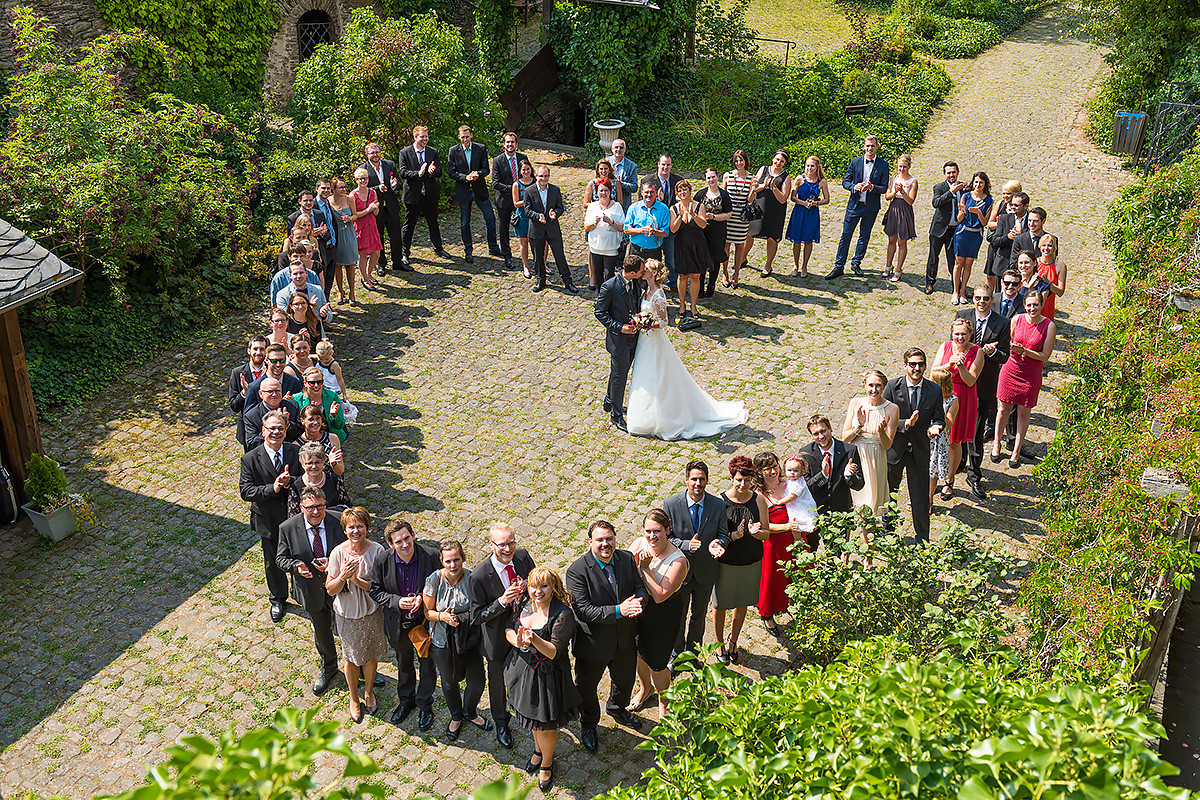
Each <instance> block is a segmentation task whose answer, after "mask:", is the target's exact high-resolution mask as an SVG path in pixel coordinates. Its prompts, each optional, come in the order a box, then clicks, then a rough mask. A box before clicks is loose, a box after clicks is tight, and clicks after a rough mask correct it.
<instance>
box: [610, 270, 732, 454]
mask: <svg viewBox="0 0 1200 800" xmlns="http://www.w3.org/2000/svg"><path fill="white" fill-rule="evenodd" d="M663 271H664V270H663V265H662V262H660V261H656V260H654V259H651V260H649V261H647V262H646V267H645V269H644V271H643V272H642V278H643V279H644V280H645V281H646V298H645V299H644V300H643V301H642V312H643V313H649V314H651V315H653V317H654V319H655V321H656V322H657V323H658V324H657V325H656V326H655V327H654V328H652V329H651V330H648V331H643V332H642V333H641V334H640V335H639V336H638V344H637V353H636V354H635V355H634V358H633V370H632V375H631V377H630V381H629V411H628V413H627V414H626V415H625V419H626V421H627V423H628V425H629V432H630V433H633V434H637V435H639V436H656V437H658V438H659V439H668V440H674V439H698V438H700V437H703V436H715V435H717V434H719V433H724V432H725V431H727V430H729V429H730V428H734V427H736V426H738V425H741V424H742V423H743V422H745V421H746V420H747V419H748V417H749V415H748V414H747V413H746V405H745V403H743V402H742V401H741V400H736V401H731V402H727V403H722V402H719V401H717V400H713V399H712V397H711V396H710V395H709V394H708V392H706V391H704V390H703V389H701V388H700V386H699V384H697V383H696V381H695V380H694V379H693V378H692V376H691V375H690V374H689V373H688V371H687V367H685V366H683V362H682V361H680V360H679V356H678V355H677V354H676V353H675V348H674V347H673V346H672V345H671V340H670V339H668V338H667V332H666V327H667V296H666V294H665V293H664V292H663V289H662V287H661V286H660V285H659V282H660V281H661V280H662V277H663V276H662V273H663Z"/></svg>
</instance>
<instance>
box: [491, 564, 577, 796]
mask: <svg viewBox="0 0 1200 800" xmlns="http://www.w3.org/2000/svg"><path fill="white" fill-rule="evenodd" d="M525 583H526V595H527V596H526V598H525V600H524V602H523V603H522V605H521V606H520V607H519V608H518V609H517V610H516V613H514V614H513V615H512V621H511V622H510V623H509V626H508V630H506V631H505V637H506V638H507V639H508V643H509V644H510V645H512V646H513V648H514V649H513V650H512V653H511V655H510V656H509V659H508V663H506V664H505V665H504V684H505V688H506V689H507V692H508V701H509V705H510V706H512V710H513V713H514V716H515V718H516V720H517V722H519V723H520V724H522V725H524V726H525V727H526V728H529V729H530V731H531V732H532V733H533V755H532V756H530V758H529V763H528V764H526V765H525V771H526V772H528V773H530V774H531V775H532V774H533V773H535V772H537V773H538V787H539V788H540V789H541V790H542V791H543V792H544V791H546V790H547V789H549V788H550V787H551V786H552V785H553V784H554V748H555V747H556V746H557V745H558V729H559V728H560V727H562V725H563V724H564V723H565V722H567V721H568V720H571V719H574V718H575V717H577V716H578V715H579V708H580V706H581V705H582V704H583V698H582V697H581V696H580V694H579V690H578V689H577V688H576V687H575V682H574V681H573V680H572V678H571V659H570V656H569V655H568V653H567V650H568V646H569V645H570V644H571V638H572V637H573V636H574V634H575V624H576V623H575V613H574V612H573V611H572V610H571V596H570V595H569V594H568V593H567V589H566V587H565V586H564V585H563V581H562V578H561V577H560V576H559V574H558V573H557V572H555V571H554V570H552V569H550V568H548V567H534V568H533V569H532V570H530V572H529V577H527V578H526V579H525Z"/></svg>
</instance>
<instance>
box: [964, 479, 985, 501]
mask: <svg viewBox="0 0 1200 800" xmlns="http://www.w3.org/2000/svg"><path fill="white" fill-rule="evenodd" d="M967 491H969V492H970V493H971V497H974V498H975V499H976V500H987V493H986V492H984V491H983V487H982V486H980V485H979V481H967Z"/></svg>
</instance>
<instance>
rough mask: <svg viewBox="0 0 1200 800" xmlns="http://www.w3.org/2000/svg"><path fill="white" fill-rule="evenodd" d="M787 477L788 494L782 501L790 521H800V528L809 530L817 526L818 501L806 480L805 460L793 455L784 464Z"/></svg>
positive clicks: (805, 530)
mask: <svg viewBox="0 0 1200 800" xmlns="http://www.w3.org/2000/svg"><path fill="white" fill-rule="evenodd" d="M783 471H784V475H785V477H786V478H787V494H786V495H784V496H783V500H782V503H783V505H784V506H786V507H787V512H788V521H789V522H798V523H800V530H802V531H804V532H806V533H807V532H809V531H811V530H813V528H815V527H816V523H815V520H816V518H817V503H816V501H815V500H813V496H812V492H810V491H809V490H808V484H807V483H805V481H804V461H803V460H801V459H800V458H799V457H797V456H792V457H791V458H789V459H788V460H787V461H785V462H784V464H783Z"/></svg>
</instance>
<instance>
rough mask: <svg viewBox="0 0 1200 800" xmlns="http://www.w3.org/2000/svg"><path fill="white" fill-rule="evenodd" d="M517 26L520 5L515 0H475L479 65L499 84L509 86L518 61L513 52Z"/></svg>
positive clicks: (476, 45) (476, 44) (476, 42)
mask: <svg viewBox="0 0 1200 800" xmlns="http://www.w3.org/2000/svg"><path fill="white" fill-rule="evenodd" d="M516 26H517V7H516V6H515V5H513V3H512V0H476V2H475V47H476V48H478V51H479V64H480V65H481V66H482V67H483V68H484V69H486V70H487V71H488V74H489V75H491V77H492V81H493V82H494V83H495V84H496V85H497V86H499V87H502V88H503V87H507V86H508V85H509V83H510V82H511V80H512V79H511V77H510V75H511V73H512V70H513V67H514V66H516V64H517V61H516V59H515V58H514V57H513V54H512V47H511V45H512V37H513V31H514V29H515V28H516Z"/></svg>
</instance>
